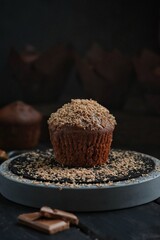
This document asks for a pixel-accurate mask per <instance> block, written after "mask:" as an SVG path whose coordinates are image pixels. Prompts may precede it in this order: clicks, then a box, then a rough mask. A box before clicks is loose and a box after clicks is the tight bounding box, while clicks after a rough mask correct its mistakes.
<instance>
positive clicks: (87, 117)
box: [48, 99, 116, 131]
mask: <svg viewBox="0 0 160 240" xmlns="http://www.w3.org/2000/svg"><path fill="white" fill-rule="evenodd" d="M48 124H49V126H50V127H54V128H56V129H59V128H62V127H63V126H75V127H78V128H82V129H85V130H91V131H94V130H97V129H104V128H107V127H110V128H112V129H114V127H115V124H116V120H115V118H114V116H113V115H112V114H110V112H109V110H108V109H107V108H105V107H103V106H101V105H100V104H99V103H97V102H96V101H94V100H88V99H72V100H71V102H70V103H67V104H64V105H63V106H62V107H61V108H59V109H58V110H57V111H56V112H55V113H52V114H51V116H50V118H49V119H48Z"/></svg>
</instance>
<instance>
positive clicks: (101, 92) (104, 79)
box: [75, 44, 133, 109]
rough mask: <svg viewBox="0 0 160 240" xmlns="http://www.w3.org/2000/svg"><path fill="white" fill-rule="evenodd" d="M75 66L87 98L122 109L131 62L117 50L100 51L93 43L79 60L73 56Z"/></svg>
mask: <svg viewBox="0 0 160 240" xmlns="http://www.w3.org/2000/svg"><path fill="white" fill-rule="evenodd" d="M75 59H76V68H77V73H78V76H79V78H80V80H81V81H82V83H83V86H84V90H85V92H86V96H87V97H91V98H94V99H95V100H97V101H98V102H100V103H101V104H103V105H104V106H108V107H110V108H117V109H119V108H122V107H123V105H124V103H125V101H126V99H127V93H128V90H129V87H130V83H131V76H132V70H133V65H132V62H131V60H130V59H129V58H128V57H126V56H124V55H123V54H122V53H121V52H120V51H119V50H116V49H115V50H113V51H111V52H107V51H104V50H103V49H102V48H101V47H100V46H98V45H97V44H93V45H92V47H91V48H90V50H89V51H88V52H87V54H86V56H85V57H84V58H83V59H82V58H81V57H80V56H78V55H75Z"/></svg>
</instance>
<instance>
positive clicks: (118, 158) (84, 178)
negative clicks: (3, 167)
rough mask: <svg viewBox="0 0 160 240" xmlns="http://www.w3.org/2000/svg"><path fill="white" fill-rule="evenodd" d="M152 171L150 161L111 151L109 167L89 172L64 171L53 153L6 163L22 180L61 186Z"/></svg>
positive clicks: (33, 154)
mask: <svg viewBox="0 0 160 240" xmlns="http://www.w3.org/2000/svg"><path fill="white" fill-rule="evenodd" d="M154 169H155V164H154V162H153V161H152V160H151V159H150V158H149V157H147V156H144V155H143V154H140V153H136V152H133V151H125V150H114V149H112V150H111V152H110V154H109V163H106V164H103V165H102V166H96V167H92V168H73V167H72V168H71V167H63V166H61V165H60V164H58V163H57V162H56V161H55V159H54V154H53V150H52V149H47V150H44V151H40V150H36V151H31V152H26V153H23V154H21V155H19V156H17V157H15V158H14V159H13V160H12V161H11V162H10V163H9V170H10V171H11V172H12V173H14V174H16V175H18V176H21V177H23V178H24V179H30V180H35V181H41V182H49V183H55V184H56V183H57V184H62V186H63V184H65V185H66V184H67V183H68V184H73V186H74V184H75V185H77V184H79V185H81V184H99V183H110V182H117V181H124V180H129V179H134V178H138V177H140V176H144V175H146V174H148V173H149V172H151V171H152V170H154Z"/></svg>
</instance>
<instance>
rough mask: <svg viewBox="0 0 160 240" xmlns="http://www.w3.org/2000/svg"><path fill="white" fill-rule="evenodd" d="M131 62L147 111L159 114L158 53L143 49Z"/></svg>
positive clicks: (159, 71)
mask: <svg viewBox="0 0 160 240" xmlns="http://www.w3.org/2000/svg"><path fill="white" fill-rule="evenodd" d="M133 63H134V67H135V71H136V74H137V80H138V82H139V86H140V88H141V90H142V94H143V96H144V99H145V102H146V105H147V107H148V111H149V112H150V113H154V114H160V55H159V54H157V53H154V52H153V51H151V50H148V49H144V50H143V51H142V52H141V54H140V56H136V57H134V59H133Z"/></svg>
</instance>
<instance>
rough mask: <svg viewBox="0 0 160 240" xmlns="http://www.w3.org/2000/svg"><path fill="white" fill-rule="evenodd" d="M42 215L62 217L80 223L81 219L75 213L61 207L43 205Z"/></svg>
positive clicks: (53, 217) (55, 217)
mask: <svg viewBox="0 0 160 240" xmlns="http://www.w3.org/2000/svg"><path fill="white" fill-rule="evenodd" d="M40 212H41V214H42V216H44V217H46V218H52V219H62V220H64V221H69V222H70V223H71V224H74V225H78V223H79V220H78V218H77V216H75V215H74V214H73V213H69V212H65V211H62V210H59V209H52V208H50V207H46V206H44V207H42V208H41V210H40Z"/></svg>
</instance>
